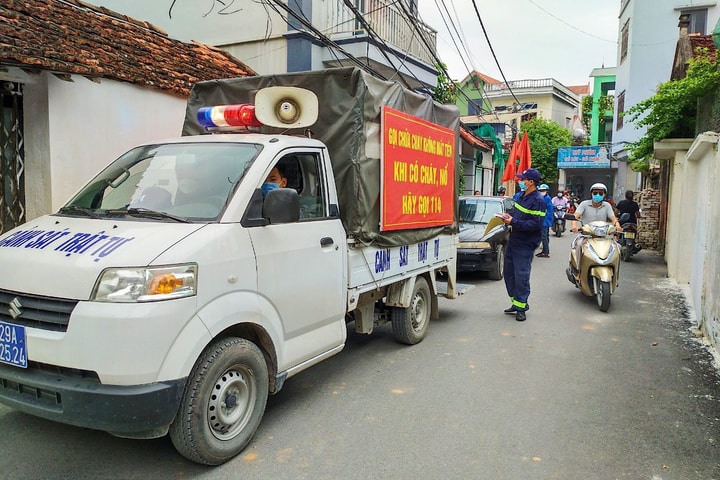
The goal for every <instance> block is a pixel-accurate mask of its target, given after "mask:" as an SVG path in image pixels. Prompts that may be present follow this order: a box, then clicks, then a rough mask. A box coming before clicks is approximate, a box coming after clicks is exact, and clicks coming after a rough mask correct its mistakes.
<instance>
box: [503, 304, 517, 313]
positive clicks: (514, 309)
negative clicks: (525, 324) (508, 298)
mask: <svg viewBox="0 0 720 480" xmlns="http://www.w3.org/2000/svg"><path fill="white" fill-rule="evenodd" d="M503 312H505V313H507V314H508V315H514V314H515V312H517V309H516V308H515V305H510V308H506V309H505V310H503Z"/></svg>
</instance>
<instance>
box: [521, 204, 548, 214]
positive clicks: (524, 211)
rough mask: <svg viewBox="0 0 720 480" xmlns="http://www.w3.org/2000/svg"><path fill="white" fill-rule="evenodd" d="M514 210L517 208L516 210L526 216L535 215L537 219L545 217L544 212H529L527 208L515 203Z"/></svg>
mask: <svg viewBox="0 0 720 480" xmlns="http://www.w3.org/2000/svg"><path fill="white" fill-rule="evenodd" d="M515 208H517V209H518V210H520V211H521V212H523V213H527V214H528V215H537V216H539V217H544V216H545V212H541V211H540V210H530V209H529V208H525V207H523V206H522V205H520V204H519V203H515Z"/></svg>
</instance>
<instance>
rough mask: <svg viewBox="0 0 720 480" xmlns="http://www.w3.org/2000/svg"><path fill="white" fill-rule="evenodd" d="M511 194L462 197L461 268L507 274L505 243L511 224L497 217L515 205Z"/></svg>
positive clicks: (496, 276)
mask: <svg viewBox="0 0 720 480" xmlns="http://www.w3.org/2000/svg"><path fill="white" fill-rule="evenodd" d="M513 203H514V202H513V200H512V198H509V197H484V196H475V195H472V196H463V197H460V201H459V210H460V215H459V216H460V233H459V235H458V237H459V242H460V243H459V244H458V251H457V271H458V272H463V271H486V272H488V276H489V277H490V278H491V279H493V280H500V279H502V278H503V264H504V262H505V245H506V244H507V240H508V236H509V235H510V228H509V227H507V226H506V225H505V224H504V223H502V221H501V220H500V219H498V218H496V217H495V214H501V213H505V212H509V211H510V210H511V209H512V207H513Z"/></svg>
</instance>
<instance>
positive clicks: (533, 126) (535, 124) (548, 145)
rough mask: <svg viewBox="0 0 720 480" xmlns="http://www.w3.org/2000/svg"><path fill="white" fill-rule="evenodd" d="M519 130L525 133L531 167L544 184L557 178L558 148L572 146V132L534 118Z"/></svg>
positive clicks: (551, 122)
mask: <svg viewBox="0 0 720 480" xmlns="http://www.w3.org/2000/svg"><path fill="white" fill-rule="evenodd" d="M520 128H521V130H522V131H524V132H527V134H528V136H529V137H528V138H529V139H530V151H531V152H532V167H533V168H535V169H536V170H538V171H539V172H540V174H541V175H542V178H543V182H545V183H554V182H556V181H557V178H558V168H557V152H558V147H568V146H570V145H572V132H571V131H570V130H568V129H567V128H563V127H561V126H560V125H558V124H557V123H555V122H553V121H551V120H545V119H544V118H539V117H538V118H534V119H532V120H529V121H527V122H523V123H522V125H521V126H520Z"/></svg>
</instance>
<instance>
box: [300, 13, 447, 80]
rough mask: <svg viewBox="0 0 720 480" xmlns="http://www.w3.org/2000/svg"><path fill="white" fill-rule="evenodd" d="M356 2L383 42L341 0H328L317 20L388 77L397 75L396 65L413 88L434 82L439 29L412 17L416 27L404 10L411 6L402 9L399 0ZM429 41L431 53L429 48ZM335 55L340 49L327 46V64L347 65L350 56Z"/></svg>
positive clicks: (363, 60) (328, 33)
mask: <svg viewBox="0 0 720 480" xmlns="http://www.w3.org/2000/svg"><path fill="white" fill-rule="evenodd" d="M353 4H354V6H355V8H356V9H357V10H358V11H359V12H361V13H362V16H363V19H364V20H365V22H367V24H369V26H370V27H371V28H372V30H373V31H374V32H375V34H376V35H377V37H379V38H378V42H379V43H380V45H377V43H378V42H376V41H374V40H373V38H371V37H370V36H369V34H368V31H367V29H366V28H365V25H363V23H361V22H360V21H359V20H358V19H357V18H356V16H355V13H354V12H353V11H352V10H351V9H350V8H349V7H347V6H346V5H345V4H344V2H343V1H342V0H337V1H334V2H333V1H328V2H326V3H325V7H324V8H323V9H322V10H323V15H324V16H325V17H326V18H323V19H317V20H316V24H317V25H321V24H323V25H327V27H326V28H325V29H324V30H323V33H325V35H327V36H328V37H330V39H331V40H333V41H334V42H335V43H337V44H339V45H340V46H341V47H342V48H343V49H345V50H346V51H347V52H348V53H350V54H351V55H353V56H355V57H356V58H358V59H359V60H360V61H361V62H363V63H365V64H368V65H370V67H371V68H373V69H374V70H376V71H378V72H379V73H380V74H382V75H383V76H385V77H386V78H392V77H395V76H397V74H396V72H395V70H396V68H397V69H398V70H399V71H400V73H401V75H402V76H403V77H404V78H405V80H406V81H407V82H408V83H409V84H410V85H411V86H412V87H413V88H423V87H428V86H434V85H435V83H436V81H437V70H436V69H435V63H436V62H435V59H434V57H433V54H436V51H437V50H436V40H437V38H436V37H437V31H436V30H434V29H433V28H432V27H430V26H428V25H426V24H425V23H423V22H422V21H420V19H418V18H417V17H413V21H414V23H415V25H417V28H416V27H415V26H414V25H413V24H412V23H411V21H410V19H409V18H408V17H407V15H406V13H405V12H406V11H407V12H409V11H410V10H409V8H407V7H406V9H405V10H403V9H402V8H401V7H399V6H398V5H397V2H396V1H390V0H353ZM314 16H315V15H314ZM421 36H422V38H421ZM383 43H384V44H385V46H383V45H382V44H383ZM428 45H429V46H430V48H431V49H432V53H430V52H429V51H428ZM380 49H382V50H380ZM383 53H384V54H385V55H387V56H388V57H389V58H390V61H388V59H387V58H385V55H383ZM335 55H337V52H332V51H330V49H327V48H326V49H325V52H324V54H323V63H324V64H325V65H326V66H327V67H332V66H341V65H347V60H345V61H343V57H340V59H337V58H336V57H335Z"/></svg>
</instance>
